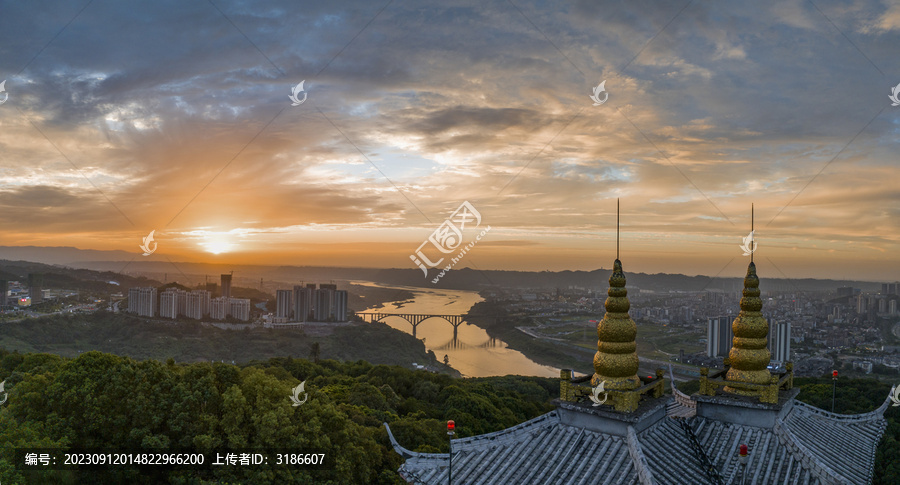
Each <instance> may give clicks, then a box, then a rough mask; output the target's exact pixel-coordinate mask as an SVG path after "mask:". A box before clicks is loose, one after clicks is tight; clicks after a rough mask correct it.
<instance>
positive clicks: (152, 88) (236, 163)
mask: <svg viewBox="0 0 900 485" xmlns="http://www.w3.org/2000/svg"><path fill="white" fill-rule="evenodd" d="M82 8H83V11H82V10H81V9H82ZM112 19H115V22H113V21H112ZM0 26H2V28H0V39H2V41H3V42H2V43H0V45H3V46H5V47H4V49H3V50H2V51H0V82H2V81H3V80H4V79H5V80H6V83H5V92H6V93H7V94H8V98H7V99H6V101H5V102H4V103H3V104H0V128H2V129H0V145H2V146H3V153H4V155H3V156H2V158H0V223H3V224H4V227H5V230H4V233H3V234H2V235H0V246H72V247H77V248H80V249H98V250H123V251H128V252H130V253H133V254H134V257H135V261H138V260H144V261H160V262H164V261H174V262H181V261H185V262H201V263H222V264H265V265H292V266H340V267H366V268H406V269H412V270H417V266H416V264H415V263H414V262H412V261H411V260H410V256H411V255H413V254H414V253H415V251H416V250H417V248H419V247H420V245H421V244H423V241H426V240H427V239H428V238H429V236H430V235H431V234H433V232H434V231H435V230H437V229H438V227H439V226H440V225H441V223H442V222H443V221H444V220H445V219H446V218H448V217H449V216H450V215H451V214H452V213H453V212H454V211H455V210H456V209H457V208H458V207H460V205H461V204H462V203H464V202H466V201H468V202H469V203H470V204H471V206H472V207H474V208H475V209H477V211H478V212H479V215H480V216H481V220H480V223H479V228H480V227H485V226H490V228H491V229H490V232H489V233H488V234H487V235H486V236H485V237H484V238H483V240H480V241H479V242H478V244H477V245H476V246H474V247H473V248H471V250H469V251H468V252H467V253H466V254H465V256H464V257H463V258H460V261H459V263H458V264H457V265H456V266H454V269H458V268H463V267H470V268H473V269H482V270H523V271H544V270H549V271H562V270H593V269H598V268H609V267H610V266H611V263H612V260H613V259H614V258H615V257H616V251H617V248H616V207H615V206H616V201H615V199H620V200H621V208H622V209H621V247H620V253H621V254H620V257H621V259H622V262H623V265H624V268H625V271H626V272H630V273H635V272H644V273H683V274H687V275H696V274H704V275H709V276H714V275H718V276H722V277H740V276H743V274H744V272H745V271H746V264H747V262H748V260H749V258H746V257H744V256H742V255H741V254H742V253H741V249H740V247H739V246H740V244H741V242H742V239H743V238H744V237H746V236H747V235H748V233H749V232H750V225H751V224H750V207H751V204H754V206H755V216H756V217H755V226H754V229H755V236H756V241H757V242H758V243H759V248H758V250H757V252H756V253H755V254H754V257H755V261H756V264H757V265H758V266H759V268H760V272H761V274H764V275H765V276H766V277H767V278H788V279H790V278H834V279H843V278H846V279H854V280H860V281H879V282H893V281H896V280H897V278H898V277H897V274H898V268H900V226H898V224H897V222H896V221H897V220H898V216H900V204H898V202H900V192H898V189H897V185H896V182H897V181H898V180H900V167H898V166H897V164H896V161H895V160H896V149H897V147H898V146H900V145H898V142H900V130H898V128H897V127H898V126H900V106H891V104H892V103H891V100H890V99H889V95H891V94H892V89H893V88H894V86H897V85H898V84H900V69H898V68H897V67H895V66H894V64H895V63H893V62H892V61H893V60H894V59H895V58H896V54H897V48H896V46H897V45H900V7H898V6H896V5H891V6H887V5H885V4H883V3H881V2H877V1H857V2H853V3H852V4H851V5H845V4H841V5H836V4H829V3H822V4H821V5H818V6H813V5H811V4H810V3H808V2H777V3H772V4H763V5H754V6H751V5H744V4H742V3H739V2H722V3H717V4H715V5H704V4H694V3H693V2H691V3H688V4H685V5H683V4H673V5H661V6H659V5H656V4H654V7H653V8H647V6H645V5H642V4H640V3H631V4H625V5H616V6H612V7H610V8H603V7H600V6H596V5H591V4H588V3H586V2H576V3H574V4H571V5H547V4H544V3H540V2H533V3H525V2H522V3H518V2H516V3H515V4H513V3H509V2H507V3H499V4H491V5H479V6H477V7H473V6H471V5H467V4H463V3H459V4H452V3H451V4H448V3H446V2H442V3H440V4H439V3H436V2H435V3H431V2H427V3H422V4H416V5H407V4H405V3H403V2H384V3H383V4H382V3H379V4H369V3H366V2H355V3H354V2H344V3H342V4H340V5H316V4H304V5H302V8H297V6H295V5H293V4H288V3H280V2H264V3H256V4H253V5H246V4H242V3H225V2H222V4H221V5H219V4H218V3H217V4H216V6H213V5H211V4H198V5H184V4H181V3H173V4H171V5H167V4H157V5H152V6H151V5H146V6H141V7H140V8H132V7H129V6H124V5H118V4H109V5H107V4H94V3H91V4H89V5H87V7H84V6H77V5H70V4H67V3H61V4H60V5H59V6H57V7H56V8H41V9H40V11H38V10H37V9H36V7H34V6H31V5H11V6H9V9H8V13H7V14H6V15H4V16H3V18H2V19H0ZM112 38H117V39H119V41H116V42H109V39H112ZM301 82H303V86H302V87H303V89H304V91H303V92H304V93H305V94H304V96H306V97H303V96H301V98H302V99H304V102H302V103H299V104H297V105H295V106H292V104H294V103H296V102H294V103H292V99H291V98H289V96H290V95H292V94H293V92H294V89H295V88H297V87H298V85H299V83H301ZM601 83H604V84H603V87H604V88H605V91H606V93H607V94H608V98H607V99H606V100H605V101H604V102H603V103H601V104H599V105H596V104H597V103H596V102H592V101H593V100H592V98H591V95H592V94H593V93H594V91H595V89H596V88H597V87H598V85H600V84H601ZM151 231H153V234H152V236H153V244H154V245H152V246H150V247H151V248H152V249H153V251H152V252H151V253H150V254H149V255H147V256H143V255H142V253H144V251H142V250H141V248H140V246H141V244H146V242H145V238H147V237H148V234H151ZM464 237H465V238H466V241H465V242H469V240H470V239H471V233H465V234H464ZM452 255H453V254H448V255H447V256H452ZM433 276H434V275H433V274H429V276H428V279H427V280H426V279H424V278H423V285H424V284H429V285H430V281H431V278H433Z"/></svg>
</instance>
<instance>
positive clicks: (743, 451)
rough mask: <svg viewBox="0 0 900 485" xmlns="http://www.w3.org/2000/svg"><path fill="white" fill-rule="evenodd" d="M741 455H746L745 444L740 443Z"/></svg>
mask: <svg viewBox="0 0 900 485" xmlns="http://www.w3.org/2000/svg"><path fill="white" fill-rule="evenodd" d="M741 456H747V445H741Z"/></svg>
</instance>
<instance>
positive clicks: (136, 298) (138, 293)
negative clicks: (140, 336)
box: [128, 287, 157, 317]
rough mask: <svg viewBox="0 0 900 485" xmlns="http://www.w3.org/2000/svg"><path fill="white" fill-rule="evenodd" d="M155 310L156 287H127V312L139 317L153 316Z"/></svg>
mask: <svg viewBox="0 0 900 485" xmlns="http://www.w3.org/2000/svg"><path fill="white" fill-rule="evenodd" d="M156 310H157V300H156V288H153V287H146V288H129V289H128V312H129V313H134V314H137V315H138V316H141V317H155V316H156Z"/></svg>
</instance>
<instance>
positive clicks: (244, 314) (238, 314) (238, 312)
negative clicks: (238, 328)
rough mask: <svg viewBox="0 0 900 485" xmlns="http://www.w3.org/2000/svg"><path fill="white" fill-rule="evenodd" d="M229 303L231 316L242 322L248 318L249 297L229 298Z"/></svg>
mask: <svg viewBox="0 0 900 485" xmlns="http://www.w3.org/2000/svg"><path fill="white" fill-rule="evenodd" d="M228 301H229V303H230V304H231V316H232V317H234V318H235V319H237V320H241V321H242V322H246V321H248V320H250V299H248V298H229V299H228Z"/></svg>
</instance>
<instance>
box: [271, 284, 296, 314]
mask: <svg viewBox="0 0 900 485" xmlns="http://www.w3.org/2000/svg"><path fill="white" fill-rule="evenodd" d="M292 312H293V308H291V290H277V291H276V292H275V317H276V318H291V313H292Z"/></svg>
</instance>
